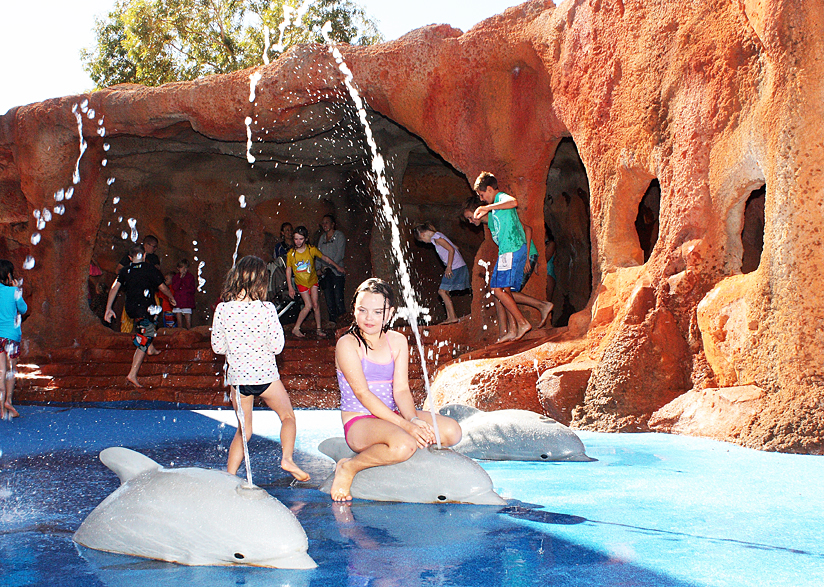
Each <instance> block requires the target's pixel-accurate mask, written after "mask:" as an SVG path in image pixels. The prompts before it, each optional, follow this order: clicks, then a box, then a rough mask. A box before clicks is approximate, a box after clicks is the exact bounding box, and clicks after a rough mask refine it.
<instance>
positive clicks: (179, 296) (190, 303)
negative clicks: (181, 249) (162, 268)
mask: <svg viewBox="0 0 824 587" xmlns="http://www.w3.org/2000/svg"><path fill="white" fill-rule="evenodd" d="M172 290H174V292H175V299H176V300H177V306H176V307H175V309H174V310H172V312H173V313H174V315H175V320H177V327H178V328H186V329H189V328H191V327H192V311H193V310H194V309H195V291H196V290H197V288H196V287H195V276H194V275H192V274H191V273H189V260H188V259H181V260H180V261H179V262H178V264H177V275H175V276H174V277H173V278H172Z"/></svg>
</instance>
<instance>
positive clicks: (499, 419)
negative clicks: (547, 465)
mask: <svg viewBox="0 0 824 587" xmlns="http://www.w3.org/2000/svg"><path fill="white" fill-rule="evenodd" d="M439 411H440V413H441V414H442V415H444V416H449V417H450V418H453V419H454V420H457V421H458V423H459V424H460V425H461V430H462V431H463V437H462V438H461V441H460V442H459V443H458V444H456V445H455V446H453V447H452V449H453V450H455V451H456V452H459V453H461V454H463V455H466V456H468V457H471V458H473V459H485V460H490V461H567V462H569V461H576V462H588V461H593V460H595V459H591V458H590V457H588V456H587V455H586V452H585V449H584V443H583V442H581V439H580V438H578V436H577V435H576V434H575V433H574V432H573V431H572V430H570V429H569V428H567V427H566V426H564V425H563V424H560V423H559V422H556V421H555V420H553V419H552V418H548V417H546V416H542V415H540V414H536V413H535V412H530V411H528V410H496V411H493V412H482V411H481V410H478V409H476V408H473V407H470V406H465V405H462V404H448V405H446V406H444V407H442V408H441V409H440V410H439Z"/></svg>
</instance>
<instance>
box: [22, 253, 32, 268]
mask: <svg viewBox="0 0 824 587" xmlns="http://www.w3.org/2000/svg"><path fill="white" fill-rule="evenodd" d="M23 269H25V270H26V271H28V270H30V269H34V257H32V256H31V255H29V256H28V257H26V260H25V261H23Z"/></svg>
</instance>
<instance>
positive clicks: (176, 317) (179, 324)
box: [175, 312, 183, 328]
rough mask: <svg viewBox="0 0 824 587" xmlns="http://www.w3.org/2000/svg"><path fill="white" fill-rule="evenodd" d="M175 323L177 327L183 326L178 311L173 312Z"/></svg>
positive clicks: (181, 316)
mask: <svg viewBox="0 0 824 587" xmlns="http://www.w3.org/2000/svg"><path fill="white" fill-rule="evenodd" d="M175 324H177V327H178V328H183V314H181V313H180V312H177V313H175Z"/></svg>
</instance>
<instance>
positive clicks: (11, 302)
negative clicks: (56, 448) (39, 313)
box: [0, 259, 28, 420]
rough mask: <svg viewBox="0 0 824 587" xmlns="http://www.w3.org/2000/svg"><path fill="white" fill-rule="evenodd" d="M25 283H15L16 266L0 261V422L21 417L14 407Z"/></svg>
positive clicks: (17, 281) (17, 280) (25, 309)
mask: <svg viewBox="0 0 824 587" xmlns="http://www.w3.org/2000/svg"><path fill="white" fill-rule="evenodd" d="M22 287H23V281H22V280H21V279H15V277H14V264H12V262H11V261H7V260H6V259H0V378H2V379H0V420H5V419H6V418H16V417H17V416H19V415H20V414H18V413H17V410H15V409H14V406H13V405H12V397H13V395H14V381H15V376H16V373H15V370H14V368H15V367H16V366H17V359H18V358H19V357H20V339H21V338H22V337H23V332H22V329H21V328H20V325H21V324H22V322H23V314H25V313H26V311H27V310H28V306H27V305H26V302H25V301H23V289H22Z"/></svg>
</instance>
